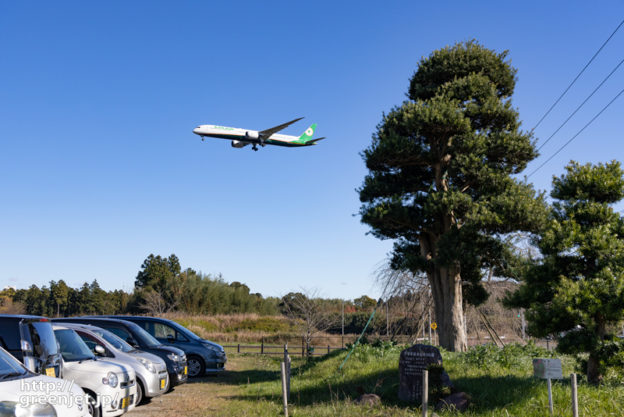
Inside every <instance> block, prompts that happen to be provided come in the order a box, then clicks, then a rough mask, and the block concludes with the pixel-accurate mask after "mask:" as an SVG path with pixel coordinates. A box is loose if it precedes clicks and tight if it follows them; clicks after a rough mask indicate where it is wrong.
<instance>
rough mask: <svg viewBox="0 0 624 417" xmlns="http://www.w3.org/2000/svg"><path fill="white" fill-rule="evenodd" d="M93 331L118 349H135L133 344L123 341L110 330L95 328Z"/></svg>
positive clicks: (130, 350)
mask: <svg viewBox="0 0 624 417" xmlns="http://www.w3.org/2000/svg"><path fill="white" fill-rule="evenodd" d="M93 332H94V333H95V334H97V335H99V336H101V337H102V339H104V340H106V341H107V342H108V343H110V344H111V345H113V347H114V348H115V349H117V350H121V351H122V352H126V353H128V352H132V351H133V350H135V349H134V348H133V347H132V346H130V345H129V344H127V343H126V342H124V341H123V339H121V338H120V337H119V336H117V335H116V334H114V333H111V332H109V331H108V330H104V329H97V330H93Z"/></svg>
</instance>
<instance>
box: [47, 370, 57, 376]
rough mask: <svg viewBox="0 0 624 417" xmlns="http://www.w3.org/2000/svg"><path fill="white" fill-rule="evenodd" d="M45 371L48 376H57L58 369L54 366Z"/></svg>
mask: <svg viewBox="0 0 624 417" xmlns="http://www.w3.org/2000/svg"><path fill="white" fill-rule="evenodd" d="M45 373H46V375H47V376H51V377H56V371H55V370H54V368H46V370H45Z"/></svg>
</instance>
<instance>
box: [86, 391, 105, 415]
mask: <svg viewBox="0 0 624 417" xmlns="http://www.w3.org/2000/svg"><path fill="white" fill-rule="evenodd" d="M96 404H97V402H96V400H95V397H93V395H91V393H87V406H88V410H89V414H91V416H92V417H100V416H101V415H102V410H101V408H100V407H96Z"/></svg>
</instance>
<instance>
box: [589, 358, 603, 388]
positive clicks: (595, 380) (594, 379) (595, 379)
mask: <svg viewBox="0 0 624 417" xmlns="http://www.w3.org/2000/svg"><path fill="white" fill-rule="evenodd" d="M587 381H588V382H589V383H590V384H594V385H597V384H600V382H601V381H602V374H601V373H600V362H599V359H598V357H597V356H595V355H594V354H593V353H591V354H590V355H589V358H588V359H587Z"/></svg>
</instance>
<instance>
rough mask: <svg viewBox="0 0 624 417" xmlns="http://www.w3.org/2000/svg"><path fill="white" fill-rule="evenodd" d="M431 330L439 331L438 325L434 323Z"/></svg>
mask: <svg viewBox="0 0 624 417" xmlns="http://www.w3.org/2000/svg"><path fill="white" fill-rule="evenodd" d="M431 328H432V329H433V330H435V329H437V328H438V324H437V323H436V322H435V321H434V322H433V323H431Z"/></svg>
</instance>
